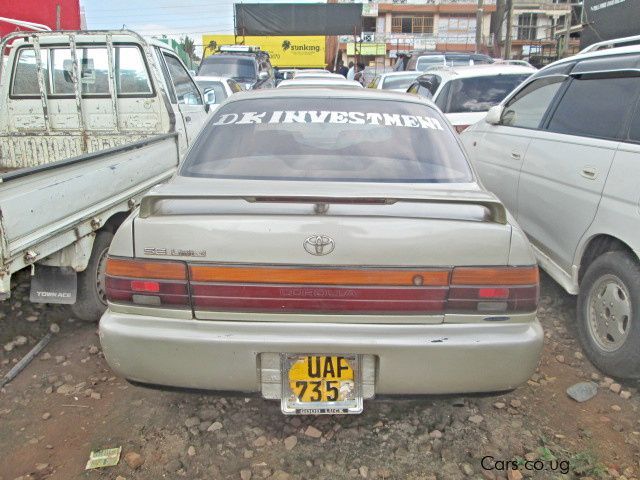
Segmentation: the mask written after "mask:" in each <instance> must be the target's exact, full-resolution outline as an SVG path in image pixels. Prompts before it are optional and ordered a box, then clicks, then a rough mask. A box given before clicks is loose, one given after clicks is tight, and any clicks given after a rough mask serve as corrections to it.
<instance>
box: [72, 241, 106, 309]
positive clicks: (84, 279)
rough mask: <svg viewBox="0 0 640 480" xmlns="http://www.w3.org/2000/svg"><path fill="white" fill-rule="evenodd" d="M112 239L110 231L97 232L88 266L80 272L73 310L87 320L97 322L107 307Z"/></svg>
mask: <svg viewBox="0 0 640 480" xmlns="http://www.w3.org/2000/svg"><path fill="white" fill-rule="evenodd" d="M111 240H113V233H111V232H109V231H106V230H105V231H101V232H98V233H97V234H96V238H95V240H94V241H93V249H92V250H91V257H90V258H89V263H88V264H87V268H86V269H85V270H84V271H83V272H80V273H79V274H78V295H77V299H76V303H74V304H73V305H72V306H71V310H72V312H73V314H74V316H75V317H76V318H78V319H80V320H83V321H85V322H97V321H98V320H100V317H101V316H102V314H103V313H104V311H105V310H106V308H107V295H106V288H105V270H106V264H107V252H108V251H109V245H111Z"/></svg>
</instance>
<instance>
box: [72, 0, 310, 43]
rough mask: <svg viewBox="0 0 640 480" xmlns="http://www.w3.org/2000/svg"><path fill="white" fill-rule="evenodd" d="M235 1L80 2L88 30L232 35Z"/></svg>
mask: <svg viewBox="0 0 640 480" xmlns="http://www.w3.org/2000/svg"><path fill="white" fill-rule="evenodd" d="M319 1H322V0H251V1H250V2H246V3H313V2H316V3H317V2H319ZM233 3H234V1H233V0H173V1H171V0H80V4H81V5H82V6H83V7H84V10H85V16H86V19H87V28H89V29H120V28H122V27H123V25H124V26H125V28H128V29H131V30H135V31H137V32H138V33H140V34H142V35H157V36H160V35H163V34H165V35H167V36H169V37H172V38H178V37H180V36H183V35H185V34H188V35H189V36H190V37H191V38H193V39H194V42H195V44H196V45H198V44H200V43H202V35H203V34H205V33H233Z"/></svg>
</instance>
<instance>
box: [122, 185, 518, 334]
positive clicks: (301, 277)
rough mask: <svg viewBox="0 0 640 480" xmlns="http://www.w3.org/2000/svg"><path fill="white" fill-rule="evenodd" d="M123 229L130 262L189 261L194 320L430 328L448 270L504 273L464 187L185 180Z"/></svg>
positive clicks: (481, 214) (497, 226)
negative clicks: (391, 323)
mask: <svg viewBox="0 0 640 480" xmlns="http://www.w3.org/2000/svg"><path fill="white" fill-rule="evenodd" d="M283 192H286V194H283ZM329 192H330V193H329ZM134 231H135V235H134V249H135V256H136V257H138V258H147V259H156V260H180V261H185V262H187V263H188V264H189V265H190V270H189V272H190V273H189V275H190V277H189V278H190V281H191V290H192V295H193V298H194V311H195V315H196V318H201V319H206V318H211V319H220V318H231V319H233V318H236V319H242V318H237V317H234V315H238V314H239V313H243V312H244V313H247V314H250V313H251V315H249V317H250V318H252V319H260V318H263V319H265V320H273V315H274V314H275V315H278V319H279V320H286V319H291V318H295V319H296V320H297V321H300V320H301V319H305V318H306V319H307V320H309V321H313V320H312V319H310V317H313V315H309V314H310V313H311V314H314V313H323V314H324V317H323V318H324V320H323V321H344V316H345V315H351V321H353V319H354V318H356V317H357V316H358V315H360V317H359V320H356V321H368V322H375V321H387V320H388V316H389V314H393V315H397V317H394V318H397V320H399V321H409V322H410V321H416V320H417V319H418V318H419V321H421V322H431V323H439V322H441V321H443V318H444V316H443V309H444V303H445V302H446V296H447V293H448V280H449V272H450V271H451V268H452V267H456V266H484V265H486V266H501V265H506V264H507V262H508V257H509V245H510V238H511V227H510V226H509V225H508V224H507V223H506V212H505V210H504V207H502V205H501V204H500V202H499V201H498V200H497V199H496V198H495V197H494V196H493V195H491V194H489V193H486V192H483V191H482V190H480V189H479V188H478V187H477V186H475V185H473V184H472V185H468V184H467V185H464V186H459V185H450V184H448V185H443V184H440V185H431V184H430V185H429V186H424V185H423V186H421V185H413V186H407V185H406V184H403V185H394V184H371V185H362V184H352V183H350V184H337V183H331V184H327V183H318V182H262V181H253V182H252V181H244V182H238V181H215V180H211V179H206V180H204V179H191V178H189V179H186V180H185V179H182V178H178V179H174V181H173V182H172V183H171V184H168V185H165V186H161V187H159V188H158V189H156V190H155V191H153V192H152V193H150V194H148V195H146V196H145V197H144V199H143V200H142V203H141V206H140V214H139V216H138V218H136V220H135V225H134ZM212 312H213V313H212ZM221 312H223V313H222V314H221ZM224 312H226V313H224ZM429 312H431V313H429ZM265 313H266V314H268V315H271V317H269V316H268V315H267V316H266V317H265V316H264V314H265ZM291 313H296V315H290V314H291ZM261 315H262V316H261ZM383 315H384V316H383ZM376 316H377V317H376ZM249 317H248V318H249ZM412 319H413V320H412Z"/></svg>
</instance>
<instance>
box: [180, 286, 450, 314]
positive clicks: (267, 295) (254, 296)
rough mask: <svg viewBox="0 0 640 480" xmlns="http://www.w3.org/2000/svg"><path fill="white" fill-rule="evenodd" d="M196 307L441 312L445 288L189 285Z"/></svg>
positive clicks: (295, 310)
mask: <svg viewBox="0 0 640 480" xmlns="http://www.w3.org/2000/svg"><path fill="white" fill-rule="evenodd" d="M191 288H192V295H193V297H192V298H193V303H194V308H195V309H196V310H199V309H202V310H221V311H229V310H233V311H247V312H252V311H261V312H309V311H311V312H316V313H320V312H346V313H349V314H356V313H369V314H381V313H404V314H425V313H433V312H439V313H442V311H443V310H444V306H445V301H446V298H447V291H448V289H447V288H446V287H386V288H385V287H357V286H354V287H333V286H315V285H314V286H305V285H234V284H224V285H223V284H198V283H193V284H192V285H191Z"/></svg>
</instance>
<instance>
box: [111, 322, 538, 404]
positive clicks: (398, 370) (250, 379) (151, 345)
mask: <svg viewBox="0 0 640 480" xmlns="http://www.w3.org/2000/svg"><path fill="white" fill-rule="evenodd" d="M532 315H533V314H532ZM100 340H101V342H102V348H103V351H104V354H105V357H106V359H107V361H108V363H109V365H111V367H112V368H113V369H114V370H115V371H116V372H117V373H118V374H119V375H121V376H123V377H126V378H128V379H130V380H135V381H138V382H143V383H150V384H156V385H166V386H173V387H185V388H198V389H211V390H230V391H242V392H260V391H261V385H262V381H263V380H264V379H261V372H262V369H261V364H260V360H261V357H263V356H262V355H261V354H262V353H282V352H291V353H360V354H365V355H373V356H375V359H376V362H375V393H377V394H390V395H391V394H442V393H473V392H490V391H500V390H509V389H513V388H515V387H517V386H518V385H520V384H521V383H523V382H525V381H526V380H527V379H528V378H529V376H530V375H531V373H532V372H533V371H534V369H535V368H536V366H537V363H538V359H539V356H540V353H541V350H542V342H543V332H542V327H541V326H540V324H539V323H538V321H537V320H533V321H531V322H524V323H501V324H497V323H472V324H437V325H389V324H376V325H372V324H336V323H333V324H326V323H324V324H310V323H287V322H281V323H275V322H271V323H267V322H240V321H237V322H234V321H231V322H230V321H203V320H179V319H167V318H160V317H151V316H142V315H132V314H122V313H114V312H111V311H110V310H107V312H106V313H105V314H104V316H103V317H102V320H101V321H100Z"/></svg>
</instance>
